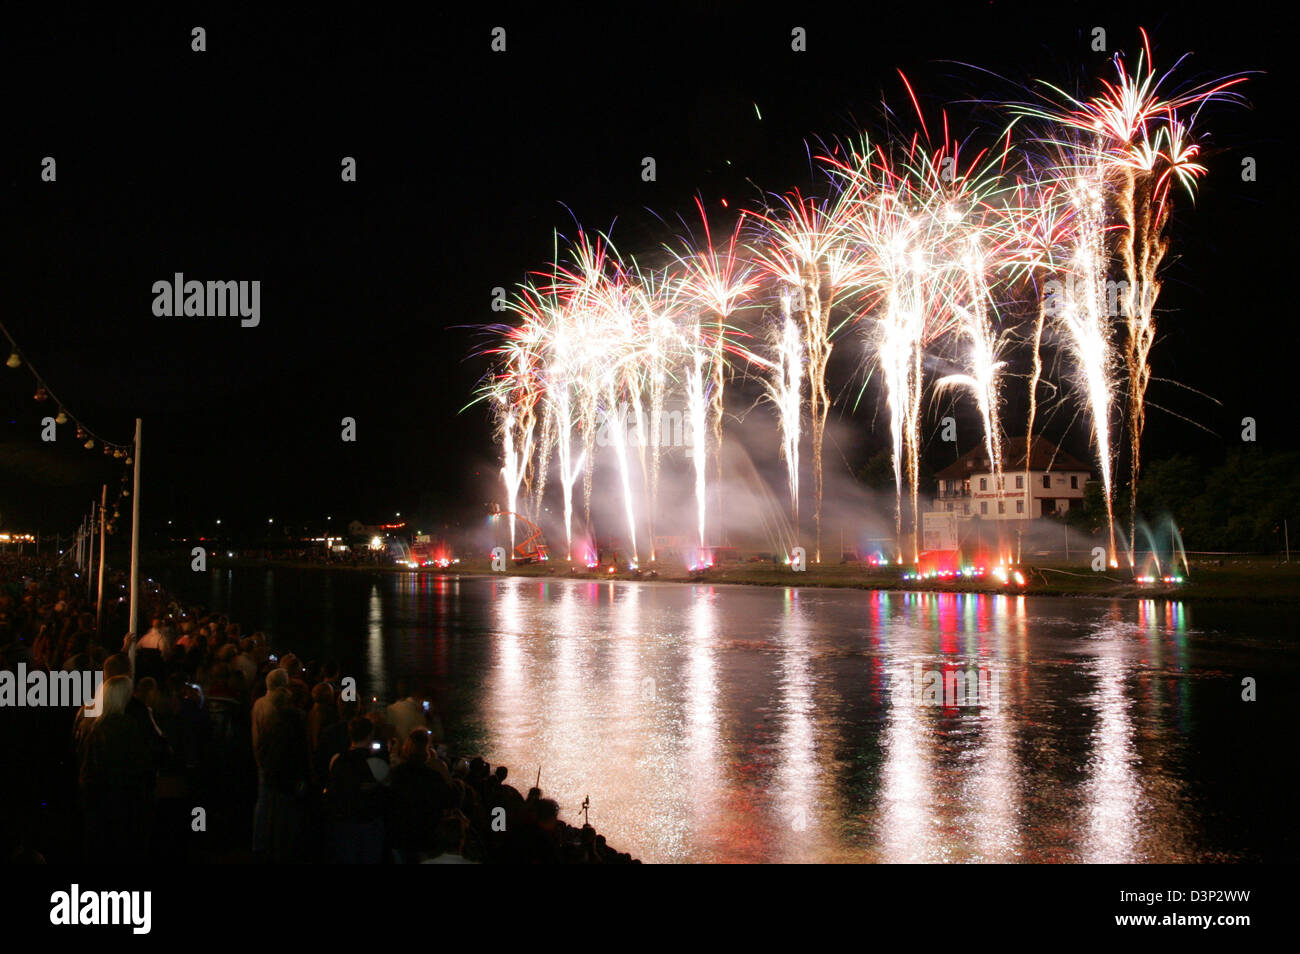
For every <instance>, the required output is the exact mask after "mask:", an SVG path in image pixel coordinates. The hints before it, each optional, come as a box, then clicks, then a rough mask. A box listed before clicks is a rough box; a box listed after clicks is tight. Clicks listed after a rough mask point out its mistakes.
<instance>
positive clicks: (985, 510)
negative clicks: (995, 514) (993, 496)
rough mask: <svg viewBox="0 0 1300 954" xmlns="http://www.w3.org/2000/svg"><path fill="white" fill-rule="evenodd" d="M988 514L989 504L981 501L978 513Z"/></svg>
mask: <svg viewBox="0 0 1300 954" xmlns="http://www.w3.org/2000/svg"><path fill="white" fill-rule="evenodd" d="M988 512H989V502H988V501H987V500H985V501H982V502H981V503H980V513H988Z"/></svg>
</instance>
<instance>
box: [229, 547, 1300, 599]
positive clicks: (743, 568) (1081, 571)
mask: <svg viewBox="0 0 1300 954" xmlns="http://www.w3.org/2000/svg"><path fill="white" fill-rule="evenodd" d="M212 565H213V566H215V567H254V568H256V567H277V568H285V569H303V570H328V571H336V572H342V573H434V574H442V575H447V574H451V575H456V574H459V575H474V576H480V575H481V576H494V575H501V574H494V573H492V570H491V567H490V565H489V562H488V561H487V560H486V559H483V560H463V561H462V562H460V563H458V564H455V565H453V566H452V567H450V568H448V569H439V568H437V567H425V568H422V569H420V570H412V569H410V568H408V567H405V566H399V565H375V564H361V565H356V566H351V565H345V564H321V563H312V562H305V561H301V562H300V561H289V560H240V559H226V558H220V559H214V560H213V561H212ZM1190 569H1191V572H1190V573H1189V574H1188V577H1187V579H1186V580H1185V581H1184V582H1182V583H1170V584H1165V583H1158V584H1141V583H1136V582H1134V580H1133V579H1132V577H1131V576H1129V575H1127V574H1125V573H1123V572H1121V571H1118V570H1107V571H1104V572H1100V573H1094V572H1091V571H1090V570H1089V568H1088V566H1087V564H1058V565H1049V564H1044V565H1026V566H1024V567H1021V571H1022V573H1023V575H1024V577H1025V584H1024V585H1023V586H1020V585H1017V584H1015V583H1003V582H1001V581H999V580H997V579H995V578H993V577H983V578H979V579H965V578H959V579H952V578H948V579H932V580H909V579H904V577H903V569H902V568H901V567H890V566H883V567H873V566H866V565H863V564H858V563H844V564H820V565H816V564H815V565H813V566H810V567H809V568H808V570H807V571H806V572H803V573H795V572H794V571H792V570H791V569H790V568H789V567H785V566H774V565H772V564H771V563H765V562H764V563H759V562H750V563H726V564H720V565H718V566H715V567H710V568H709V569H707V570H703V571H698V572H691V571H689V570H688V569H687V568H685V567H679V566H670V565H668V564H664V565H662V566H661V567H659V568H658V569H657V570H651V569H647V568H642V569H641V570H639V571H629V570H626V569H615V570H614V572H610V571H609V568H608V567H601V568H599V570H592V569H588V568H586V567H582V566H571V565H569V564H567V563H561V562H560V561H555V560H552V561H550V562H548V563H540V564H524V565H521V566H512V567H511V568H510V569H509V570H507V571H506V574H505V575H510V576H521V577H529V578H540V579H577V580H593V581H594V580H657V581H661V582H669V583H718V584H724V583H725V584H740V585H748V586H798V587H825V588H848V589H862V590H897V591H913V592H940V593H1001V594H1016V595H1031V596H1092V597H1102V598H1120V599H1160V600H1220V601H1221V600H1250V601H1255V602H1262V603H1281V604H1293V603H1300V563H1282V562H1280V561H1279V560H1277V559H1276V558H1272V557H1225V558H1223V559H1221V560H1219V559H1216V560H1212V561H1207V560H1201V561H1193V562H1192V564H1191V568H1190Z"/></svg>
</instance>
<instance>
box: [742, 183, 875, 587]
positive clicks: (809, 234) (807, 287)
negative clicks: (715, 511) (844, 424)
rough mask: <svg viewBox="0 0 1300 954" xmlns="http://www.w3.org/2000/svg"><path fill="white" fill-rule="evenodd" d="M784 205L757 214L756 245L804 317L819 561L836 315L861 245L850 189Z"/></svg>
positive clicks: (758, 256)
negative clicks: (851, 219) (852, 226)
mask: <svg viewBox="0 0 1300 954" xmlns="http://www.w3.org/2000/svg"><path fill="white" fill-rule="evenodd" d="M778 202H779V205H780V208H779V209H777V210H776V211H774V212H770V213H768V214H765V215H761V216H757V217H756V218H757V219H758V220H759V221H761V222H762V223H764V225H765V232H764V234H763V237H762V241H761V243H759V244H758V245H757V247H756V248H755V249H754V256H755V260H756V261H757V262H758V263H759V265H760V267H761V268H762V269H763V270H764V271H765V272H766V273H767V274H768V275H769V276H771V277H772V278H774V279H776V280H777V281H778V282H779V283H781V285H782V286H783V287H784V288H786V289H789V291H790V293H791V295H792V306H791V307H792V309H793V310H794V311H795V312H796V313H797V314H798V315H799V316H800V321H801V326H802V328H801V330H802V334H803V357H804V367H805V370H806V376H807V379H808V412H809V425H810V428H809V429H810V438H811V444H812V447H811V451H812V454H811V456H812V470H813V524H814V526H815V528H816V539H815V544H814V550H813V559H814V561H815V562H817V563H820V562H821V549H822V493H823V475H822V444H823V442H824V440H825V436H826V420H827V417H828V415H829V414H830V408H831V398H830V392H829V390H828V389H827V384H826V369H827V366H828V365H829V363H830V357H831V351H832V350H833V348H834V338H835V335H836V333H837V332H838V331H839V329H840V327H841V326H842V323H841V324H836V323H835V322H834V321H833V319H832V311H833V308H834V305H835V303H836V296H837V295H839V294H841V293H843V291H844V290H845V288H846V287H851V286H856V285H857V284H858V272H859V268H860V264H859V262H858V259H857V254H856V248H855V247H854V246H853V245H852V244H850V243H849V242H847V241H846V239H845V234H844V225H843V219H844V215H845V213H846V210H847V209H848V208H849V207H850V203H849V200H848V193H847V192H838V193H837V194H836V195H835V196H834V197H833V198H832V199H830V200H825V201H821V200H818V199H816V198H810V197H806V196H804V195H802V194H801V193H800V192H799V191H798V190H796V191H793V192H789V193H787V194H786V195H784V196H781V197H780V198H779V200H778Z"/></svg>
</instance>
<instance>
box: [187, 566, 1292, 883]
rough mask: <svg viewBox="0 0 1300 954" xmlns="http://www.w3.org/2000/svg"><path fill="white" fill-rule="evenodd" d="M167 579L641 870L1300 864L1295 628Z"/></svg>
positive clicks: (1229, 612) (452, 582) (915, 601)
mask: <svg viewBox="0 0 1300 954" xmlns="http://www.w3.org/2000/svg"><path fill="white" fill-rule="evenodd" d="M175 583H176V584H177V586H178V588H180V589H181V590H182V592H184V594H185V595H186V596H187V597H188V598H190V599H194V600H197V601H200V602H202V603H204V604H206V605H208V606H210V607H212V608H214V609H219V610H221V611H223V612H227V613H228V614H229V615H230V616H231V617H232V618H233V619H236V620H239V621H240V622H241V623H243V625H244V627H245V631H249V630H251V629H262V630H264V631H265V632H267V633H268V634H270V637H271V639H272V643H273V645H275V646H276V647H278V648H279V650H280V651H281V652H286V651H289V650H293V651H295V652H297V653H298V655H299V656H300V657H302V658H304V659H308V658H319V659H324V658H330V657H332V658H337V659H339V660H340V661H341V662H342V663H343V666H344V673H345V674H353V675H355V676H356V677H357V679H358V684H359V686H360V687H361V689H362V692H363V693H365V694H367V695H370V694H374V695H376V696H378V697H379V698H380V699H388V698H389V696H390V695H391V693H392V692H393V690H394V687H395V684H396V681H397V680H398V679H399V678H405V679H408V680H409V681H411V682H413V683H416V684H419V685H421V686H427V687H428V688H430V689H432V690H433V691H434V693H435V698H436V699H437V705H438V706H439V708H440V709H441V710H442V711H443V713H444V721H445V722H446V723H447V728H448V735H449V737H450V739H451V741H452V742H453V745H454V747H456V748H457V749H458V750H459V751H461V752H463V753H468V752H477V753H479V754H481V755H483V757H484V758H486V759H487V760H488V761H490V762H492V763H493V764H504V765H506V766H508V767H509V768H510V770H511V772H512V773H513V774H512V777H511V778H510V781H511V782H512V783H513V784H515V785H516V786H517V787H519V788H520V789H521V790H526V789H527V787H528V786H529V785H531V784H532V783H533V781H534V779H535V776H536V774H537V772H538V771H539V769H540V772H541V783H542V788H543V789H544V790H545V791H546V793H547V794H548V795H549V796H551V797H554V798H556V799H557V800H558V801H559V803H560V805H561V808H562V812H563V815H564V817H566V818H567V819H569V820H570V821H571V822H572V821H579V820H580V819H581V810H580V806H581V804H582V802H583V800H584V798H586V797H589V798H590V819H591V823H592V824H593V825H594V826H595V827H596V828H597V829H598V830H599V831H601V832H602V833H603V834H605V835H606V836H607V837H608V839H609V841H610V843H611V844H612V845H614V846H615V847H617V848H619V849H620V850H624V851H630V852H632V853H633V854H634V855H635V856H637V857H639V858H641V859H643V860H645V861H698V862H712V861H726V862H757V861H790V862H816V861H827V862H869V861H916V862H933V861H939V862H968V861H993V862H1001V861H1035V862H1037V861H1060V862H1074V861H1078V862H1137V861H1141V862H1193V861H1197V862H1199V861H1259V860H1291V861H1294V860H1296V859H1297V857H1300V852H1298V851H1297V838H1296V832H1295V825H1294V823H1293V822H1292V820H1291V817H1292V816H1291V813H1290V810H1289V808H1288V807H1287V806H1288V803H1289V802H1290V801H1291V798H1290V795H1291V789H1290V787H1289V786H1290V774H1291V772H1290V763H1291V762H1292V761H1293V753H1294V752H1295V741H1294V735H1293V732H1292V730H1293V728H1294V726H1295V721H1296V720H1295V716H1294V710H1293V709H1290V708H1289V707H1288V706H1287V705H1286V697H1287V695H1288V694H1289V692H1290V690H1291V689H1292V688H1293V687H1294V686H1295V685H1296V677H1297V674H1298V673H1297V669H1298V668H1300V667H1298V666H1297V659H1298V656H1297V653H1296V647H1297V645H1300V643H1298V642H1297V641H1298V640H1300V626H1298V625H1297V622H1296V614H1294V613H1293V612H1291V611H1288V610H1286V609H1276V608H1267V607H1255V606H1251V605H1248V604H1231V605H1229V604H1187V603H1177V602H1160V601H1137V600H1091V599H1088V600H1085V599H1059V598H1048V597H1019V596H977V595H958V594H934V593H929V594H923V593H912V594H907V593H887V592H879V591H851V590H818V589H808V588H776V587H773V588H767V587H744V586H712V585H703V584H698V585H687V584H670V583H615V582H587V581H567V580H547V581H539V580H536V579H525V578H520V577H511V578H484V577H461V578H455V577H447V576H436V575H431V574H400V575H393V574H366V573H346V572H319V571H294V570H285V569H271V570H263V569H257V570H253V569H239V570H215V571H213V572H212V573H211V574H210V579H205V578H199V577H197V576H189V577H187V578H186V579H184V580H180V579H178V580H177V581H175ZM181 584H183V586H182V585H181ZM955 673H963V674H969V676H970V677H971V678H972V681H971V682H970V683H968V684H966V685H963V687H962V688H963V689H965V688H967V686H969V693H968V694H967V695H966V696H965V698H960V697H955V696H954V695H953V689H955V688H956V682H957V681H958V680H956V679H954V674H955ZM1247 678H1251V679H1254V680H1256V692H1257V694H1258V700H1257V701H1254V702H1250V701H1245V700H1243V691H1244V690H1243V680H1244V679H1247ZM981 680H982V681H981ZM936 685H943V686H944V687H945V688H946V689H947V698H944V693H943V692H942V691H934V687H935V686H936ZM945 702H946V703H948V704H944V703H945Z"/></svg>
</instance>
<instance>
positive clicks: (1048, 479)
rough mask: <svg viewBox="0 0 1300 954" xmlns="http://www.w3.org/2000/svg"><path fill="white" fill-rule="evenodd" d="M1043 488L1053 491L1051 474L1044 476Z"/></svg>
mask: <svg viewBox="0 0 1300 954" xmlns="http://www.w3.org/2000/svg"><path fill="white" fill-rule="evenodd" d="M1043 486H1044V487H1046V488H1047V489H1048V490H1051V489H1052V475H1051V474H1043Z"/></svg>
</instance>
